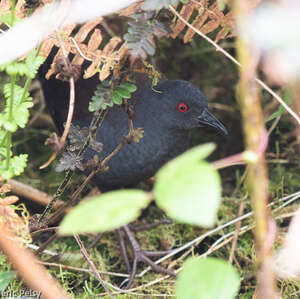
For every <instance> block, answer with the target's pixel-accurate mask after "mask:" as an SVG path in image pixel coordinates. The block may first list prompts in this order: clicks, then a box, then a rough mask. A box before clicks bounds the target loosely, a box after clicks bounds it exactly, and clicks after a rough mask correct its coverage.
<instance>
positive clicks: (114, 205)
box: [59, 189, 151, 235]
mask: <svg viewBox="0 0 300 299" xmlns="http://www.w3.org/2000/svg"><path fill="white" fill-rule="evenodd" d="M150 200H151V198H150V195H149V194H148V193H146V192H144V191H140V190H134V189H131V190H129V189H128V190H119V191H112V192H107V193H104V194H102V195H100V196H96V197H94V198H92V199H89V200H87V201H85V202H82V203H80V204H79V205H78V206H77V207H75V208H74V209H72V210H71V211H70V212H69V213H68V214H67V215H66V216H65V218H64V219H63V221H62V223H61V225H60V227H59V233H60V234H61V235H68V234H72V233H95V232H100V231H107V230H112V229H116V228H118V227H120V226H122V225H125V224H127V223H129V222H131V221H133V220H135V219H136V218H137V217H138V216H139V215H140V213H141V210H142V209H143V208H145V207H147V205H148V204H149V202H150Z"/></svg>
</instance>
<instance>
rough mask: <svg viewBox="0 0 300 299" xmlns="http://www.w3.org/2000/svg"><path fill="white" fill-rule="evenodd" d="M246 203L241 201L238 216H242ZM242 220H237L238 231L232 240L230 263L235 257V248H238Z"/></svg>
mask: <svg viewBox="0 0 300 299" xmlns="http://www.w3.org/2000/svg"><path fill="white" fill-rule="evenodd" d="M244 207H245V205H244V203H243V202H241V203H240V207H239V211H238V217H241V216H242V214H243V211H244ZM241 223H242V222H241V221H239V222H237V223H236V224H235V226H236V232H235V235H234V238H233V241H232V246H231V250H230V254H229V259H228V260H229V263H232V260H233V257H234V251H235V248H236V245H237V241H238V237H239V232H240V229H241Z"/></svg>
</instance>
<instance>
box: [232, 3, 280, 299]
mask: <svg viewBox="0 0 300 299" xmlns="http://www.w3.org/2000/svg"><path fill="white" fill-rule="evenodd" d="M249 11H250V7H249V3H248V2H247V1H239V0H236V1H234V13H235V16H236V21H237V26H238V28H243V27H242V25H243V23H242V22H243V20H245V18H246V15H247V14H248V13H249ZM236 49H237V55H238V60H239V61H240V63H241V68H239V72H240V82H239V86H238V101H239V103H240V107H241V113H242V118H243V129H244V135H245V143H246V150H247V151H249V152H253V153H256V157H255V158H254V159H251V160H250V159H249V160H248V163H247V164H248V178H247V180H248V188H249V192H250V195H251V202H252V208H253V212H254V219H255V223H256V226H255V229H254V236H255V245H256V255H257V289H256V294H257V297H256V298H257V299H263V298H270V299H272V298H277V294H276V291H275V276H274V272H273V266H272V264H273V259H272V246H273V241H274V239H275V236H274V235H275V233H274V231H275V224H274V222H273V220H272V219H271V217H270V213H269V210H268V207H267V204H268V197H269V193H268V189H269V186H268V174H267V168H266V163H265V157H264V150H265V146H263V148H262V144H264V143H265V140H264V139H266V138H267V135H266V133H265V132H266V131H265V127H264V120H263V114H262V107H261V101H260V93H259V90H258V88H257V85H256V84H255V72H256V66H257V63H258V59H257V57H258V55H257V53H255V52H254V51H252V49H251V46H250V44H249V43H247V41H246V40H244V39H243V37H242V36H239V37H238V38H237V42H236Z"/></svg>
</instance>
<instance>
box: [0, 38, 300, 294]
mask: <svg viewBox="0 0 300 299" xmlns="http://www.w3.org/2000/svg"><path fill="white" fill-rule="evenodd" d="M222 46H223V47H225V48H228V50H229V51H231V47H232V46H233V45H231V44H230V43H229V42H226V43H224V44H223V45H222ZM153 62H155V63H156V64H157V65H158V66H159V67H160V68H161V70H162V72H164V73H165V74H166V75H167V77H168V78H171V79H175V78H181V79H186V80H189V81H191V82H193V83H195V84H196V85H198V86H199V87H200V88H201V89H202V91H203V92H204V93H205V94H206V95H207V98H208V100H209V105H210V107H211V110H212V111H213V113H214V114H215V115H216V116H217V117H218V118H219V119H220V120H222V122H223V123H224V124H226V126H227V128H228V131H229V133H230V134H229V136H228V138H227V139H224V138H223V137H222V136H220V135H217V134H215V132H214V131H212V130H204V129H201V130H196V131H194V132H193V144H198V143H203V142H207V141H213V142H215V143H217V145H218V148H217V150H216V151H215V152H214V153H213V155H212V156H211V157H210V158H209V159H210V160H217V159H219V158H221V157H226V156H229V155H231V154H234V153H237V152H240V151H242V149H243V137H242V136H243V135H242V129H241V120H240V113H239V107H238V104H237V102H236V100H235V89H236V83H237V80H238V76H237V69H236V67H235V66H234V65H232V63H231V62H230V61H228V60H227V59H226V58H225V57H224V56H222V54H220V53H217V52H216V51H215V50H214V48H212V47H211V46H209V45H208V44H207V43H206V42H205V41H203V40H201V39H200V38H197V37H196V38H195V39H194V40H193V41H192V42H191V43H190V44H187V45H184V44H183V43H182V42H181V41H179V40H171V39H164V40H162V41H160V47H159V53H158V55H157V56H156V58H155V59H154V60H153ZM262 96H263V103H264V106H266V105H267V104H268V103H269V102H270V97H269V95H267V94H266V93H264V92H263V93H262ZM267 126H268V127H269V126H270V124H269V123H268V124H267ZM292 130H293V124H292V122H291V121H290V117H289V116H288V115H286V114H284V115H283V116H282V119H281V120H280V122H279V123H278V124H277V126H276V128H275V130H274V131H273V133H272V135H271V136H270V143H269V144H270V145H269V147H268V150H267V153H268V154H267V158H268V160H271V159H273V160H274V161H273V162H269V163H268V169H269V176H270V199H271V201H276V200H278V199H279V198H281V197H283V196H285V195H289V194H292V193H293V192H295V191H298V190H299V181H300V172H299V156H298V155H297V153H296V151H295V149H294V148H293V146H292V139H291V138H289V137H287V135H288V133H289V132H291V131H292ZM49 133H50V130H49V129H48V128H36V127H28V128H26V129H25V130H22V131H20V132H18V133H17V134H16V135H15V136H14V140H15V150H16V151H17V152H20V153H21V152H22V153H24V152H27V153H28V154H29V166H28V168H27V170H26V172H25V173H24V174H23V175H22V176H21V177H20V178H18V179H19V180H21V181H22V182H24V183H27V184H29V185H32V186H33V187H36V188H38V189H40V190H43V191H45V192H48V193H49V194H53V193H54V192H55V190H56V188H57V187H58V185H59V184H60V182H61V181H62V179H63V176H64V175H63V174H61V173H60V174H58V173H56V172H55V170H54V166H50V167H49V168H47V169H46V170H43V171H40V170H38V166H39V165H41V164H42V163H43V162H44V161H46V160H47V158H48V157H49V155H50V151H49V150H48V149H47V148H46V147H45V146H44V144H43V143H44V140H45V138H46V136H47V135H49ZM275 159H277V160H275ZM279 159H280V160H279ZM276 161H277V162H276ZM220 174H221V177H222V185H223V196H224V199H223V203H222V206H221V208H220V211H219V214H218V215H219V217H218V225H221V224H223V223H226V222H228V221H230V220H231V219H233V218H235V217H237V214H238V210H239V205H240V203H241V202H243V203H244V210H243V214H245V213H247V212H249V211H251V205H250V201H249V197H248V194H247V191H246V188H245V167H244V166H234V167H230V168H228V169H224V170H221V171H220ZM80 180H81V178H80V176H78V177H75V179H74V180H73V183H72V185H71V186H70V190H72V189H74V188H75V186H76V185H78V182H79V181H80ZM89 188H91V187H89ZM88 191H89V190H88V189H87V190H85V193H87V192H88ZM68 192H70V191H68ZM25 202H26V204H27V207H28V209H29V210H30V211H31V213H36V212H40V211H41V208H40V207H38V206H36V205H34V204H32V203H29V202H28V201H26V200H25ZM275 206H276V207H278V206H279V204H276V205H275ZM295 208H296V205H295V204H291V205H288V206H287V207H285V208H283V209H281V210H279V211H277V212H276V213H274V216H276V217H277V218H278V219H277V224H278V228H279V233H282V232H286V231H287V227H288V224H289V220H290V218H282V219H280V216H281V215H283V214H284V213H286V212H287V211H293V210H295ZM164 217H165V215H163V213H162V212H161V211H160V210H159V209H158V208H157V207H156V206H154V205H151V206H150V207H149V208H148V209H147V210H146V211H144V213H143V215H142V217H140V218H139V219H138V220H137V221H136V223H135V224H136V225H140V224H143V223H150V222H153V221H159V220H160V219H162V218H164ZM252 224H253V221H252V218H251V217H249V218H248V219H246V220H244V221H243V222H242V227H243V226H245V225H250V226H251V225H252ZM235 229H236V227H235V225H231V226H229V227H228V228H225V229H222V230H220V231H218V232H217V233H215V234H213V235H210V236H209V237H207V238H205V239H204V240H203V241H202V242H200V244H198V245H196V246H195V247H193V249H192V250H190V251H189V253H188V254H187V251H183V252H181V253H179V254H177V255H176V256H175V257H172V258H171V259H168V260H167V261H165V262H163V263H162V265H163V266H164V267H167V266H168V265H169V264H170V263H171V262H175V268H179V267H180V266H181V265H182V262H183V261H184V260H185V259H186V257H185V258H183V257H184V256H183V254H184V253H185V252H186V254H187V255H200V254H202V253H204V252H206V251H207V250H209V249H210V248H211V246H212V245H213V244H214V243H215V242H216V241H217V240H221V239H220V238H222V237H223V236H226V234H228V233H230V232H234V231H235ZM205 232H206V231H205V230H204V229H201V228H198V227H193V226H189V225H182V224H169V225H162V226H159V227H157V228H155V229H152V230H151V231H142V232H139V233H137V238H138V240H139V242H140V244H141V245H142V247H143V248H145V249H147V250H164V249H167V248H175V247H180V246H182V245H184V244H186V243H187V242H189V241H191V240H193V239H195V238H196V237H198V236H199V235H201V234H203V233H205ZM47 236H48V235H47V234H44V235H43V236H42V237H41V238H38V240H36V241H35V242H34V243H35V244H37V245H40V244H41V243H42V242H43V241H44V240H46V239H47ZM82 239H83V241H84V243H85V244H86V245H87V244H89V242H91V240H92V239H93V238H92V236H82ZM227 239H228V238H224V240H221V241H220V244H219V245H220V246H219V248H217V249H213V250H212V252H211V256H216V257H219V258H222V259H224V260H228V258H229V255H230V250H231V244H232V242H231V241H230V242H227V243H226V240H227ZM280 240H281V239H280V238H278V239H277V241H276V247H278V246H279V245H280V243H281V241H280ZM224 241H225V242H224ZM47 249H48V250H49V251H51V252H55V253H59V254H60V256H59V257H56V258H55V257H51V256H50V255H48V254H43V255H42V257H41V258H42V260H43V261H47V262H52V263H56V264H57V265H59V264H61V265H69V266H72V267H78V268H82V269H89V266H88V264H87V262H86V261H85V259H84V258H83V257H82V256H81V254H80V252H79V248H78V246H77V244H76V242H75V240H74V239H73V238H71V237H67V238H59V239H58V240H56V241H55V242H54V243H52V244H51V245H50V246H49V247H48V248H47ZM90 256H91V258H92V260H93V262H94V263H95V265H96V267H97V268H98V269H99V271H109V272H117V273H126V267H125V264H124V262H123V260H122V258H121V253H120V249H119V246H118V241H117V237H116V234H115V233H114V232H108V233H105V234H104V236H103V238H102V240H101V241H100V242H99V243H98V244H97V245H96V246H95V247H94V248H92V249H91V250H90ZM233 264H234V265H235V267H236V268H237V270H238V272H239V274H240V276H241V289H240V293H239V298H245V299H246V298H252V296H253V293H254V290H255V285H256V282H255V250H254V243H253V235H252V233H251V230H248V231H247V232H245V233H243V234H241V235H240V236H239V238H238V242H237V246H236V248H235V251H234V259H233ZM10 269H11V266H10V265H9V264H8V263H7V260H6V258H5V256H4V255H1V254H0V272H2V271H7V270H10ZM138 269H139V271H138V273H139V272H140V271H141V270H142V269H144V266H143V265H139V268H138ZM49 271H50V273H51V274H53V275H54V276H55V277H56V278H57V279H58V280H59V281H60V283H61V284H62V285H63V287H64V288H65V289H66V290H67V291H68V292H69V293H70V294H71V295H72V296H73V297H74V298H98V297H101V296H104V295H103V288H102V287H101V285H100V283H99V282H98V281H97V280H96V279H95V278H94V276H93V275H92V274H91V273H87V272H83V271H81V270H80V269H77V270H70V269H66V268H63V267H59V266H51V267H49ZM160 277H161V275H159V274H156V273H153V272H152V271H149V272H147V274H145V275H144V276H143V277H141V278H137V279H136V280H135V282H134V285H133V287H134V288H136V287H138V289H135V290H132V291H129V292H128V293H125V294H117V295H116V297H117V298H158V297H161V298H164V297H165V298H167V297H173V296H174V285H175V279H174V278H168V279H165V280H162V281H159V282H157V283H153V284H152V285H149V283H150V282H155V281H156V280H158V279H159V278H160ZM103 278H104V279H105V280H106V281H107V282H110V283H113V284H115V285H119V284H120V283H121V282H122V280H123V279H124V278H120V277H117V276H114V275H103ZM37 279H38V278H37ZM24 287H25V286H24V284H23V283H22V282H21V281H20V280H19V279H15V280H13V281H12V283H11V284H10V285H9V287H8V289H12V290H15V291H16V290H18V289H21V288H24ZM299 287H300V285H299V284H298V283H296V282H294V281H278V289H279V290H280V293H281V296H282V297H283V298H296V297H298V296H299V295H298V294H299V291H300V290H299Z"/></svg>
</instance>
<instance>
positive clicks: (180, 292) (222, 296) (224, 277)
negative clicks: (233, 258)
mask: <svg viewBox="0 0 300 299" xmlns="http://www.w3.org/2000/svg"><path fill="white" fill-rule="evenodd" d="M239 288H240V278H239V275H238V273H237V271H236V269H235V268H234V267H233V266H232V265H231V264H229V263H228V262H225V261H223V260H220V259H217V258H211V257H208V258H202V259H196V258H189V259H188V260H187V261H186V262H185V263H184V264H183V270H182V271H181V272H180V273H179V275H178V278H177V281H176V298H177V299H204V298H205V299H234V298H236V295H237V293H238V291H239Z"/></svg>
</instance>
